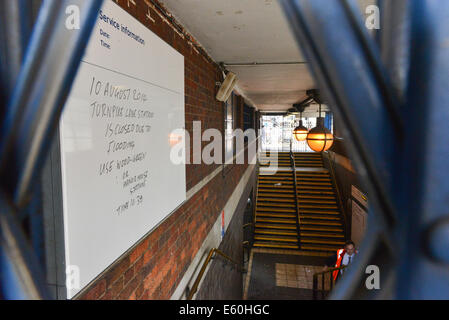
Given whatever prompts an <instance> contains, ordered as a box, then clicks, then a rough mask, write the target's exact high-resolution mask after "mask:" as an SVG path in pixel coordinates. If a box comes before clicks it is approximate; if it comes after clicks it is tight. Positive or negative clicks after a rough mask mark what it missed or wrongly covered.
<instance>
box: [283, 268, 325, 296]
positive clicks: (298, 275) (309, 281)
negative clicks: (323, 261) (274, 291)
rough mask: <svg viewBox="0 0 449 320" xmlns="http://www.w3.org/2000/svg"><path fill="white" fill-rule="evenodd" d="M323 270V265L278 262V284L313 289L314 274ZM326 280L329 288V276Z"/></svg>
mask: <svg viewBox="0 0 449 320" xmlns="http://www.w3.org/2000/svg"><path fill="white" fill-rule="evenodd" d="M322 270H323V267H322V266H306V265H300V264H285V263H276V286H278V287H288V288H299V289H310V290H312V289H313V275H314V274H315V273H318V272H321V271H322ZM320 279H321V278H320ZM326 280H327V281H325V288H326V290H329V287H330V284H329V276H328V277H327V279H326ZM320 285H321V283H320Z"/></svg>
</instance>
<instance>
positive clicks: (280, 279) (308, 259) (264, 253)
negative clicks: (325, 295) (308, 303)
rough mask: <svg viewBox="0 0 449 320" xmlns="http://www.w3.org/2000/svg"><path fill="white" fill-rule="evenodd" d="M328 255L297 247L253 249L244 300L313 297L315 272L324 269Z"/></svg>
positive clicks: (308, 298) (302, 298)
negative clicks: (304, 250)
mask: <svg viewBox="0 0 449 320" xmlns="http://www.w3.org/2000/svg"><path fill="white" fill-rule="evenodd" d="M325 260H326V256H325V255H321V254H320V255H315V254H313V255H310V254H308V253H304V252H300V251H293V250H268V249H253V250H251V255H250V261H249V265H248V274H247V277H246V281H245V290H244V299H248V300H253V299H256V300H310V299H312V294H313V290H312V288H313V285H312V284H313V274H314V273H315V272H320V271H321V270H322V269H323V266H324V263H325Z"/></svg>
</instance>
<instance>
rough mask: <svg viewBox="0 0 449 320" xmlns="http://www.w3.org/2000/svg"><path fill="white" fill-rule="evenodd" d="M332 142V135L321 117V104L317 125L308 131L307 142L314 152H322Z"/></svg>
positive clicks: (330, 145) (327, 148)
mask: <svg viewBox="0 0 449 320" xmlns="http://www.w3.org/2000/svg"><path fill="white" fill-rule="evenodd" d="M333 143H334V135H333V134H332V133H331V132H330V131H329V130H328V129H327V128H326V127H325V126H324V118H322V117H321V104H320V109H319V117H318V118H317V125H316V127H315V128H313V129H312V130H310V131H309V134H308V135H307V144H308V145H309V147H310V149H312V150H313V151H315V152H324V151H326V150H329V148H330V147H332V144H333Z"/></svg>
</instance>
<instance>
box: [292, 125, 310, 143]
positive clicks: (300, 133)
mask: <svg viewBox="0 0 449 320" xmlns="http://www.w3.org/2000/svg"><path fill="white" fill-rule="evenodd" d="M308 133H309V129H307V128H306V127H304V126H303V125H302V120H300V121H299V126H297V127H296V128H295V129H294V130H293V135H294V136H295V139H296V141H304V140H306V139H307V134H308Z"/></svg>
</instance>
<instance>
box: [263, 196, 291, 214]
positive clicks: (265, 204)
mask: <svg viewBox="0 0 449 320" xmlns="http://www.w3.org/2000/svg"><path fill="white" fill-rule="evenodd" d="M257 206H258V207H274V208H291V209H295V203H294V202H292V203H280V202H264V201H262V199H261V198H258V199H257ZM295 211H296V209H295Z"/></svg>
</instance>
